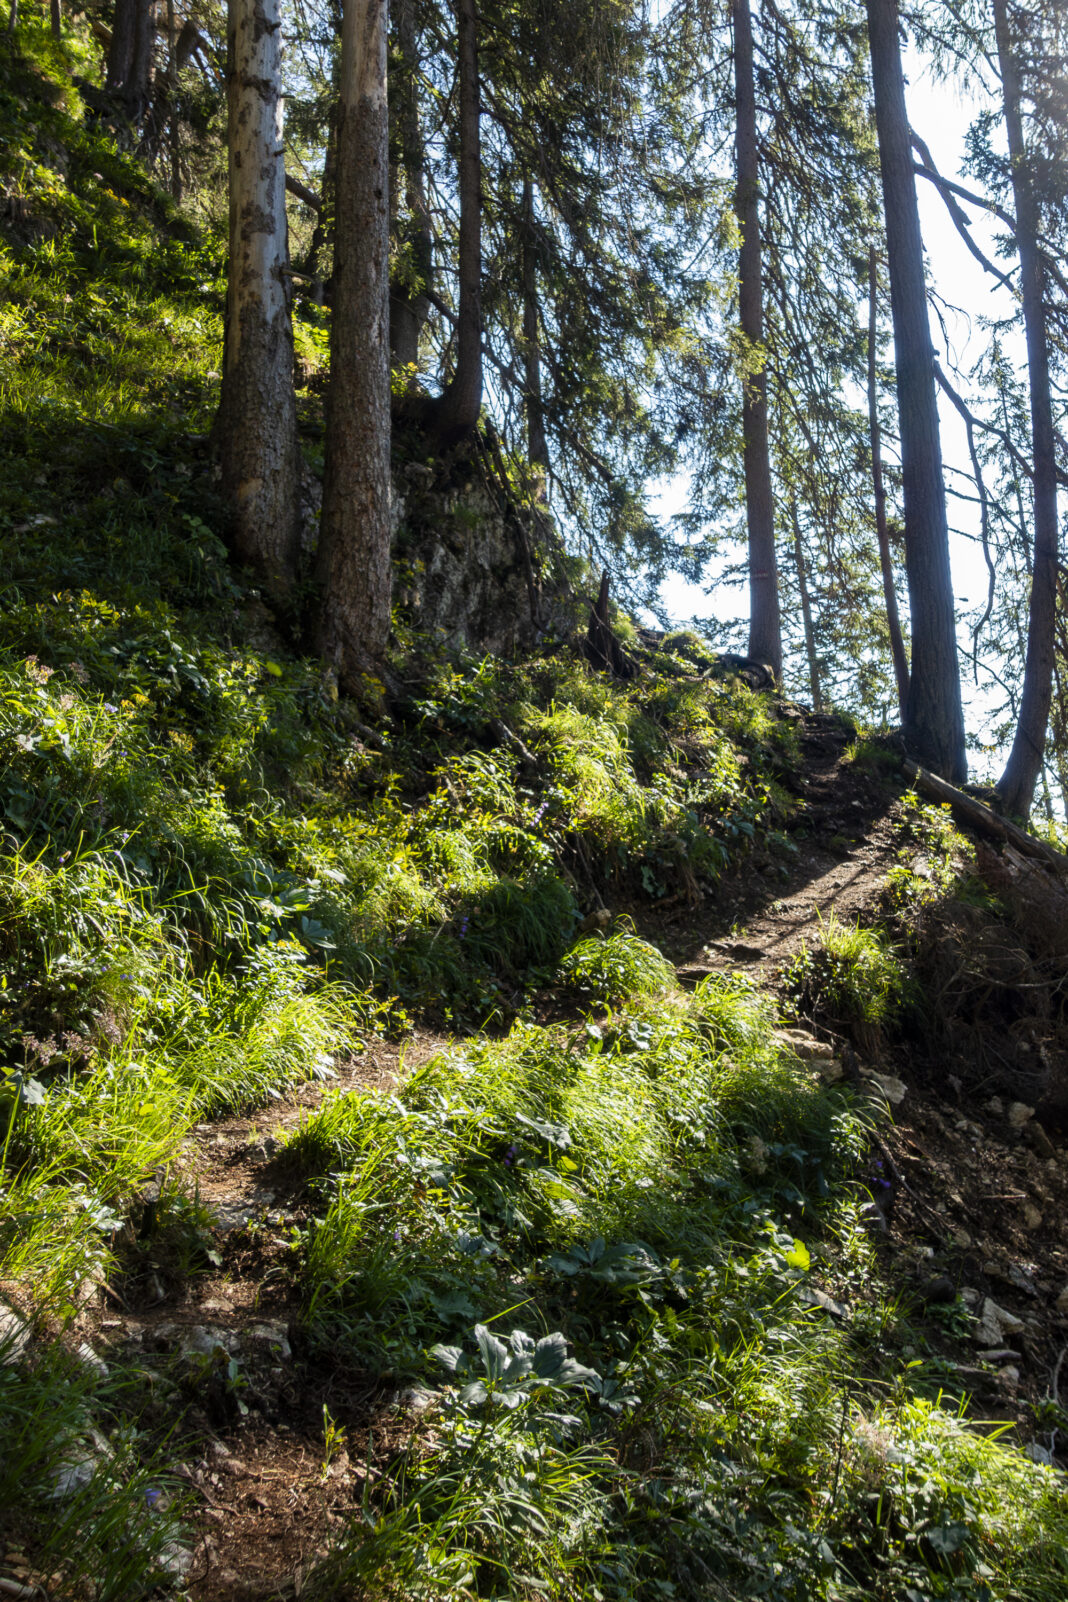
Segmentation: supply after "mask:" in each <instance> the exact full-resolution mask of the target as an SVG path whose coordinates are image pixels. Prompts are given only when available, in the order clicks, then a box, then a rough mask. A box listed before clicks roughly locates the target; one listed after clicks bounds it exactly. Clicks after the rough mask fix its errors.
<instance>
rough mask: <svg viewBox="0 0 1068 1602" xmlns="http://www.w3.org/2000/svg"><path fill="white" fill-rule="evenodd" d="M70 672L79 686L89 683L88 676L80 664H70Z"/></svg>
mask: <svg viewBox="0 0 1068 1602" xmlns="http://www.w3.org/2000/svg"><path fill="white" fill-rule="evenodd" d="M70 670H71V672H72V673H73V674H74V677H75V678H76V679H77V680H78V683H79V684H88V683H89V675H88V673H87V672H86V671H85V668H84V667H83V666H82V664H81V663H80V662H72V663H71V665H70Z"/></svg>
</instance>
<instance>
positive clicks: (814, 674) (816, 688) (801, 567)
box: [790, 501, 823, 712]
mask: <svg viewBox="0 0 1068 1602" xmlns="http://www.w3.org/2000/svg"><path fill="white" fill-rule="evenodd" d="M790 517H791V520H792V522H793V525H794V564H795V566H796V568H797V588H798V591H799V593H800V596H801V621H802V623H803V624H804V628H805V655H806V656H807V657H808V682H809V689H810V691H811V694H812V710H813V712H822V711H823V690H822V687H821V685H820V664H819V657H818V656H817V655H816V631H815V629H814V628H813V626H812V600H811V597H810V596H809V593H808V574H807V573H806V571H805V553H804V551H803V549H802V547H801V524H800V522H799V520H798V516H797V502H796V501H791V502H790Z"/></svg>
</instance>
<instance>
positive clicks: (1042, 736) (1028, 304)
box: [994, 0, 1058, 818]
mask: <svg viewBox="0 0 1068 1602" xmlns="http://www.w3.org/2000/svg"><path fill="white" fill-rule="evenodd" d="M994 30H995V34H996V36H997V47H998V64H999V66H1000V69H1001V92H1002V99H1003V102H1004V108H1005V129H1006V133H1007V135H1008V144H1009V163H1010V167H1011V170H1012V193H1013V200H1014V202H1015V209H1016V245H1017V249H1018V250H1019V253H1020V283H1021V298H1022V301H1023V318H1024V332H1025V335H1026V340H1027V375H1028V380H1029V384H1030V390H1031V443H1032V451H1033V454H1034V480H1033V492H1034V519H1035V547H1034V560H1033V562H1032V565H1031V602H1030V608H1029V613H1028V622H1027V653H1026V657H1025V662H1024V678H1023V693H1022V695H1021V699H1020V714H1019V718H1018V720H1017V724H1016V734H1015V737H1014V739H1013V742H1012V750H1011V751H1010V752H1009V759H1008V762H1007V763H1006V765H1005V771H1004V773H1003V774H1002V775H1001V779H1000V781H999V783H998V794H999V796H1000V799H1001V804H1002V806H1003V807H1004V808H1005V810H1006V811H1007V812H1011V813H1015V814H1016V815H1017V816H1019V817H1023V818H1026V817H1027V815H1028V813H1029V812H1030V810H1031V799H1032V797H1033V795H1034V792H1035V783H1036V780H1037V779H1038V775H1039V772H1040V770H1041V767H1042V760H1043V755H1044V752H1045V746H1046V726H1047V724H1048V722H1049V710H1050V704H1051V701H1052V697H1053V657H1054V623H1055V618H1056V610H1057V546H1058V528H1057V460H1056V439H1055V434H1054V428H1053V408H1052V405H1051V403H1050V386H1049V350H1048V345H1047V339H1046V312H1045V305H1044V290H1045V272H1044V269H1043V265H1042V257H1041V254H1040V252H1039V248H1038V234H1039V214H1038V204H1037V201H1036V198H1035V192H1034V186H1033V184H1032V181H1031V172H1030V166H1029V162H1028V157H1027V147H1026V145H1025V142H1024V131H1023V116H1022V113H1021V106H1020V101H1021V93H1020V73H1019V67H1018V65H1017V61H1016V56H1015V53H1014V51H1013V45H1012V36H1011V32H1010V27H1009V15H1008V6H1007V4H1006V0H994Z"/></svg>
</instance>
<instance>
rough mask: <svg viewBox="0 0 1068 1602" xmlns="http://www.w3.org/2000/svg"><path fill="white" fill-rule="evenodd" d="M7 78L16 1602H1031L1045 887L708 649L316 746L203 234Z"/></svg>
mask: <svg viewBox="0 0 1068 1602" xmlns="http://www.w3.org/2000/svg"><path fill="white" fill-rule="evenodd" d="M0 48H2V54H0V67H2V73H3V78H2V85H0V105H2V110H3V123H2V128H0V137H2V140H3V143H2V147H0V160H2V163H3V172H4V175H5V187H6V194H7V196H8V200H7V214H6V219H5V222H4V245H3V256H2V271H3V274H4V285H5V301H4V306H3V310H2V313H0V317H2V322H0V338H2V340H3V350H4V359H5V378H4V387H3V394H2V404H3V408H4V412H3V419H2V425H0V426H2V434H0V527H2V528H3V532H4V549H5V572H4V587H3V590H2V591H0V694H2V702H0V708H2V709H0V807H2V811H3V837H2V841H0V1008H2V1013H0V1021H2V1031H3V1033H2V1046H3V1059H2V1062H3V1067H2V1073H3V1082H2V1085H0V1141H2V1148H0V1165H2V1168H3V1189H2V1190H0V1437H2V1439H3V1441H4V1453H3V1455H2V1457H0V1582H2V1583H0V1591H2V1592H3V1593H5V1594H8V1595H11V1596H15V1597H25V1598H27V1599H28V1598H29V1597H31V1596H35V1595H41V1594H43V1595H45V1596H49V1597H56V1598H57V1599H58V1598H67V1597H70V1598H81V1597H83V1596H87V1595H93V1596H95V1597H97V1598H100V1599H101V1602H110V1599H115V1602H118V1599H120V1598H122V1599H125V1598H128V1597H131V1596H139V1595H143V1594H145V1593H146V1592H148V1591H150V1590H153V1589H159V1590H161V1591H162V1592H164V1593H168V1594H179V1593H183V1592H184V1593H188V1594H189V1595H191V1596H193V1597H196V1598H202V1599H204V1602H208V1599H217V1598H238V1597H242V1598H248V1599H252V1598H264V1599H266V1598H269V1597H277V1596H291V1595H292V1596H308V1597H321V1598H339V1599H340V1598H343V1597H346V1598H348V1597H365V1596H366V1597H380V1598H385V1597H403V1598H408V1597H410V1598H415V1597H431V1596H433V1597H442V1598H445V1597H450V1598H451V1597H475V1596H478V1597H506V1596H508V1597H526V1596H528V1595H529V1596H534V1595H538V1596H543V1597H557V1598H578V1597H582V1598H587V1597H588V1598H591V1599H601V1598H604V1599H611V1602H616V1599H619V1602H622V1599H630V1598H643V1599H644V1598H665V1597H671V1596H677V1597H680V1598H689V1597H708V1598H720V1597H723V1598H735V1597H743V1596H760V1597H763V1598H767V1599H779V1602H787V1599H789V1602H799V1599H802V1598H803V1599H817V1598H825V1599H828V1602H829V1599H832V1598H834V1599H846V1598H856V1599H860V1598H877V1599H882V1602H899V1599H901V1598H908V1599H910V1602H912V1599H915V1598H936V1597H937V1598H945V1599H950V1598H952V1599H965V1598H967V1599H975V1602H980V1599H989V1602H995V1599H996V1602H1010V1599H1017V1598H1028V1599H1031V1598H1034V1599H1039V1598H1042V1599H1048V1602H1056V1599H1059V1598H1061V1597H1063V1595H1064V1594H1065V1586H1066V1583H1068V1498H1066V1496H1065V1486H1064V1479H1063V1473H1062V1470H1061V1468H1060V1466H1059V1463H1060V1461H1061V1459H1060V1457H1059V1448H1060V1446H1061V1445H1062V1444H1063V1436H1062V1433H1061V1432H1062V1430H1063V1429H1064V1428H1065V1427H1068V1420H1066V1418H1065V1414H1064V1411H1063V1408H1062V1400H1061V1397H1062V1392H1061V1370H1062V1358H1063V1350H1064V1342H1065V1336H1064V1327H1065V1325H1066V1324H1068V1296H1065V1295H1064V1294H1063V1292H1064V1289H1065V1286H1066V1278H1068V1255H1066V1253H1068V1239H1066V1238H1065V1236H1064V1233H1063V1229H1064V1227H1065V1226H1064V1219H1065V1217H1066V1216H1068V1215H1066V1211H1065V1206H1064V1203H1065V1188H1066V1186H1068V1164H1066V1161H1065V1156H1064V1151H1063V1147H1062V1145H1061V1135H1062V1130H1061V1124H1060V1119H1061V1116H1062V1113H1061V1112H1060V1111H1059V1109H1060V1108H1061V1107H1062V1106H1063V1103H1062V1101H1061V1100H1060V1098H1061V1096H1062V1094H1063V1090H1062V1087H1063V1085H1064V1083H1065V1082H1066V1080H1065V1046H1066V1031H1068V1023H1066V1008H1068V995H1066V980H1065V953H1064V950H1063V946H1062V945H1058V940H1059V939H1060V938H1061V937H1060V935H1059V934H1057V932H1056V922H1055V919H1054V920H1053V922H1052V923H1051V920H1050V918H1049V917H1041V916H1036V915H1035V913H1034V908H1035V906H1036V905H1037V904H1038V903H1037V902H1036V899H1035V894H1036V892H1035V887H1034V886H1032V887H1031V890H1030V891H1026V889H1025V888H1021V886H1020V884H1019V882H1018V879H1014V877H1013V870H1012V865H1011V861H1008V860H1007V859H1004V860H1003V859H1002V858H999V857H998V856H997V855H996V853H992V852H990V851H989V848H981V850H980V853H979V857H978V860H977V855H976V850H975V848H974V846H973V845H972V844H971V843H970V841H969V840H968V839H967V838H966V837H965V836H963V835H961V834H960V833H958V832H957V830H956V829H955V828H954V826H953V824H952V822H951V820H950V818H949V816H948V815H947V813H946V812H945V811H944V810H943V809H941V808H938V807H932V806H930V805H928V804H925V803H923V802H921V801H920V800H919V799H918V798H917V797H916V796H915V795H914V794H912V793H911V792H910V791H908V789H907V787H906V784H905V781H904V778H903V776H902V773H901V769H900V764H899V758H898V755H897V753H896V752H895V749H894V747H893V744H892V742H890V741H880V740H878V739H874V738H868V737H865V736H863V735H862V734H861V733H860V732H859V731H858V730H856V728H855V727H853V725H852V724H851V722H850V720H849V719H848V717H845V716H841V717H838V716H829V717H816V716H814V715H813V714H810V713H808V712H806V711H805V710H804V709H802V708H798V707H796V706H793V705H791V704H789V703H784V702H782V701H780V700H777V699H776V698H775V697H773V696H771V695H768V694H764V693H758V692H754V691H753V690H751V689H749V688H748V687H747V686H746V685H745V684H743V683H741V682H739V681H738V680H737V679H736V678H735V677H733V676H731V674H730V673H729V672H727V673H726V674H725V675H723V674H722V673H721V670H720V668H719V667H718V666H717V664H716V662H715V660H714V659H713V657H712V656H711V654H710V653H709V652H708V651H707V649H706V648H705V647H704V646H703V644H702V642H701V641H699V640H697V639H696V638H694V637H692V636H685V635H679V636H674V637H669V638H668V639H666V640H664V641H662V642H660V644H659V646H657V647H656V648H652V647H649V648H647V649H643V650H641V651H640V653H639V654H640V655H641V659H642V672H641V674H640V675H639V676H638V677H637V678H636V679H635V680H633V681H630V682H628V683H626V684H618V683H615V682H612V681H610V680H608V679H606V678H605V677H604V676H602V675H599V674H597V673H595V672H593V671H591V669H590V668H589V666H588V665H587V663H586V661H585V660H584V658H583V657H582V654H581V652H580V651H579V650H578V649H577V647H576V645H575V644H574V642H572V641H569V640H568V639H566V638H561V639H559V640H558V641H556V642H555V643H554V644H553V645H552V646H551V647H548V646H547V647H546V648H545V649H543V651H542V652H541V653H540V654H528V655H526V656H522V657H518V658H516V659H514V660H513V659H505V658H501V657H487V658H484V659H482V658H479V657H477V656H472V655H466V654H463V653H449V652H448V651H446V650H444V649H443V648H442V647H441V645H440V644H438V643H435V642H434V641H432V640H430V639H428V638H427V637H425V636H420V635H419V634H418V633H416V632H415V630H414V628H413V627H412V624H411V620H410V619H407V618H405V617H404V616H403V615H400V614H399V615H398V618H397V627H396V632H395V656H394V663H393V667H394V672H395V684H394V687H393V689H392V690H391V693H390V701H389V705H388V708H386V709H385V711H384V712H383V715H382V716H381V718H379V719H377V720H376V721H375V722H374V724H373V726H371V725H370V724H369V723H368V722H367V721H366V717H367V714H366V713H359V712H358V711H357V710H356V709H355V708H353V707H351V706H349V705H347V704H346V703H344V702H339V701H338V700H337V699H336V696H335V695H334V694H333V692H332V688H331V684H330V681H329V679H328V678H324V676H323V674H322V672H321V669H320V667H319V665H318V664H317V663H316V662H315V661H313V660H312V659H310V658H309V657H307V656H306V655H304V654H302V652H301V649H300V645H299V620H298V619H295V618H292V617H289V618H286V617H275V616H272V615H271V613H270V612H269V611H268V609H267V608H266V607H265V606H264V604H263V602H262V600H261V598H260V597H259V596H257V594H256V593H255V591H254V589H253V588H252V587H251V586H250V584H249V582H248V578H247V575H245V574H243V573H242V572H240V571H239V570H237V569H236V568H235V567H234V566H233V565H232V564H231V562H230V561H229V559H228V556H227V550H226V543H225V541H226V532H227V531H226V525H225V521H224V519H223V516H222V512H221V509H220V506H219V504H218V500H217V497H216V492H215V487H214V486H215V480H214V476H213V468H212V462H211V456H210V451H209V447H208V441H207V432H208V429H209V426H210V421H211V416H212V409H213V406H214V403H215V400H216V398H217V367H216V364H217V362H218V359H219V352H218V339H219V314H220V283H219V259H218V255H217V252H216V250H215V247H214V245H213V242H212V241H211V240H210V239H206V238H204V237H202V236H200V235H199V234H198V233H197V232H196V231H195V230H194V229H193V227H192V225H191V224H190V223H189V221H188V220H187V219H184V218H182V217H181V216H180V215H178V214H177V213H175V212H174V210H173V208H172V207H171V206H170V203H169V202H168V201H166V200H164V199H163V198H161V197H160V196H159V195H158V194H157V193H156V192H155V191H154V189H153V188H152V186H151V184H150V183H149V182H148V180H147V179H146V178H145V176H144V174H143V172H142V171H141V170H140V169H139V168H138V166H137V165H136V163H135V162H134V161H132V160H131V159H129V158H127V157H124V156H122V155H121V154H119V153H118V152H117V151H116V150H115V149H114V148H113V146H112V145H111V143H110V142H109V140H108V138H107V137H106V136H105V134H104V133H102V132H100V131H99V130H94V129H93V128H92V127H91V126H90V125H89V124H87V123H86V121H85V120H84V118H83V115H82V108H81V106H80V105H78V103H77V101H76V98H75V97H74V95H73V92H72V91H70V90H68V89H62V90H60V89H59V87H58V83H59V80H58V78H57V77H54V76H52V75H51V74H50V67H49V52H50V50H51V49H52V47H51V45H49V44H47V42H46V41H44V40H43V37H42V40H41V42H40V51H39V54H38V55H37V57H36V58H34V59H31V58H30V57H29V56H28V55H26V54H25V49H26V48H28V46H27V45H26V42H25V41H24V44H23V53H22V54H19V53H16V52H15V51H14V50H13V48H12V46H11V45H10V43H9V42H8V41H7V40H4V41H0ZM105 219H106V221H107V224H108V226H107V229H106V230H105V229H104V228H103V222H104V221H105ZM120 220H121V224H122V226H121V227H119V226H117V225H118V223H119V221H120ZM307 315H308V318H309V319H310V320H309V321H307V322H306V323H304V324H302V331H301V335H300V338H301V341H302V342H303V347H304V359H305V361H306V362H308V363H311V364H314V362H315V361H316V360H318V352H319V351H320V350H321V344H322V341H321V332H320V330H319V326H318V324H317V323H316V322H315V320H314V319H315V318H316V317H317V315H318V314H317V313H316V312H314V311H309V312H308V314H307ZM318 405H319V401H318V399H317V394H316V390H315V388H314V387H313V388H311V389H309V390H306V391H305V392H303V395H302V411H303V422H304V427H305V436H304V437H305V445H306V449H307V458H308V466H309V474H310V475H311V476H312V477H314V473H315V470H316V467H317V462H316V445H315V440H316V437H317V434H318V427H317V424H318V421H319V419H318V410H317V408H318ZM636 649H637V648H636ZM984 852H985V853H986V854H985V855H984V854H983V853H984ZM1043 883H1045V884H1046V893H1047V894H1048V898H1049V899H1048V906H1049V907H1052V908H1055V907H1056V905H1057V904H1058V903H1057V896H1058V894H1059V893H1060V892H1059V891H1058V888H1057V881H1056V878H1055V877H1051V878H1050V879H1049V880H1048V881H1043ZM1035 1108H1038V1109H1039V1116H1037V1117H1036V1116H1034V1109H1035ZM1006 1426H1007V1427H1006ZM38 1588H39V1589H38Z"/></svg>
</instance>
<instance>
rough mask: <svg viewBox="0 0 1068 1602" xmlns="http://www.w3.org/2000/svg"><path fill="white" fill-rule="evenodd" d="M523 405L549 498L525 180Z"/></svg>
mask: <svg viewBox="0 0 1068 1602" xmlns="http://www.w3.org/2000/svg"><path fill="white" fill-rule="evenodd" d="M522 226H523V245H522V252H523V377H524V384H523V405H524V407H525V410H526V417H527V458H528V460H529V462H530V466H531V470H532V472H533V474H534V477H535V480H536V481H537V483H538V484H539V486H540V489H539V493H538V499H539V500H544V499H545V485H546V482H547V480H548V476H549V447H548V444H547V443H546V439H545V408H544V405H543V403H542V390H541V334H540V329H539V320H538V235H537V220H536V218H535V215H534V185H533V183H532V182H531V180H530V179H529V178H525V179H524V180H523V224H522Z"/></svg>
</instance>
